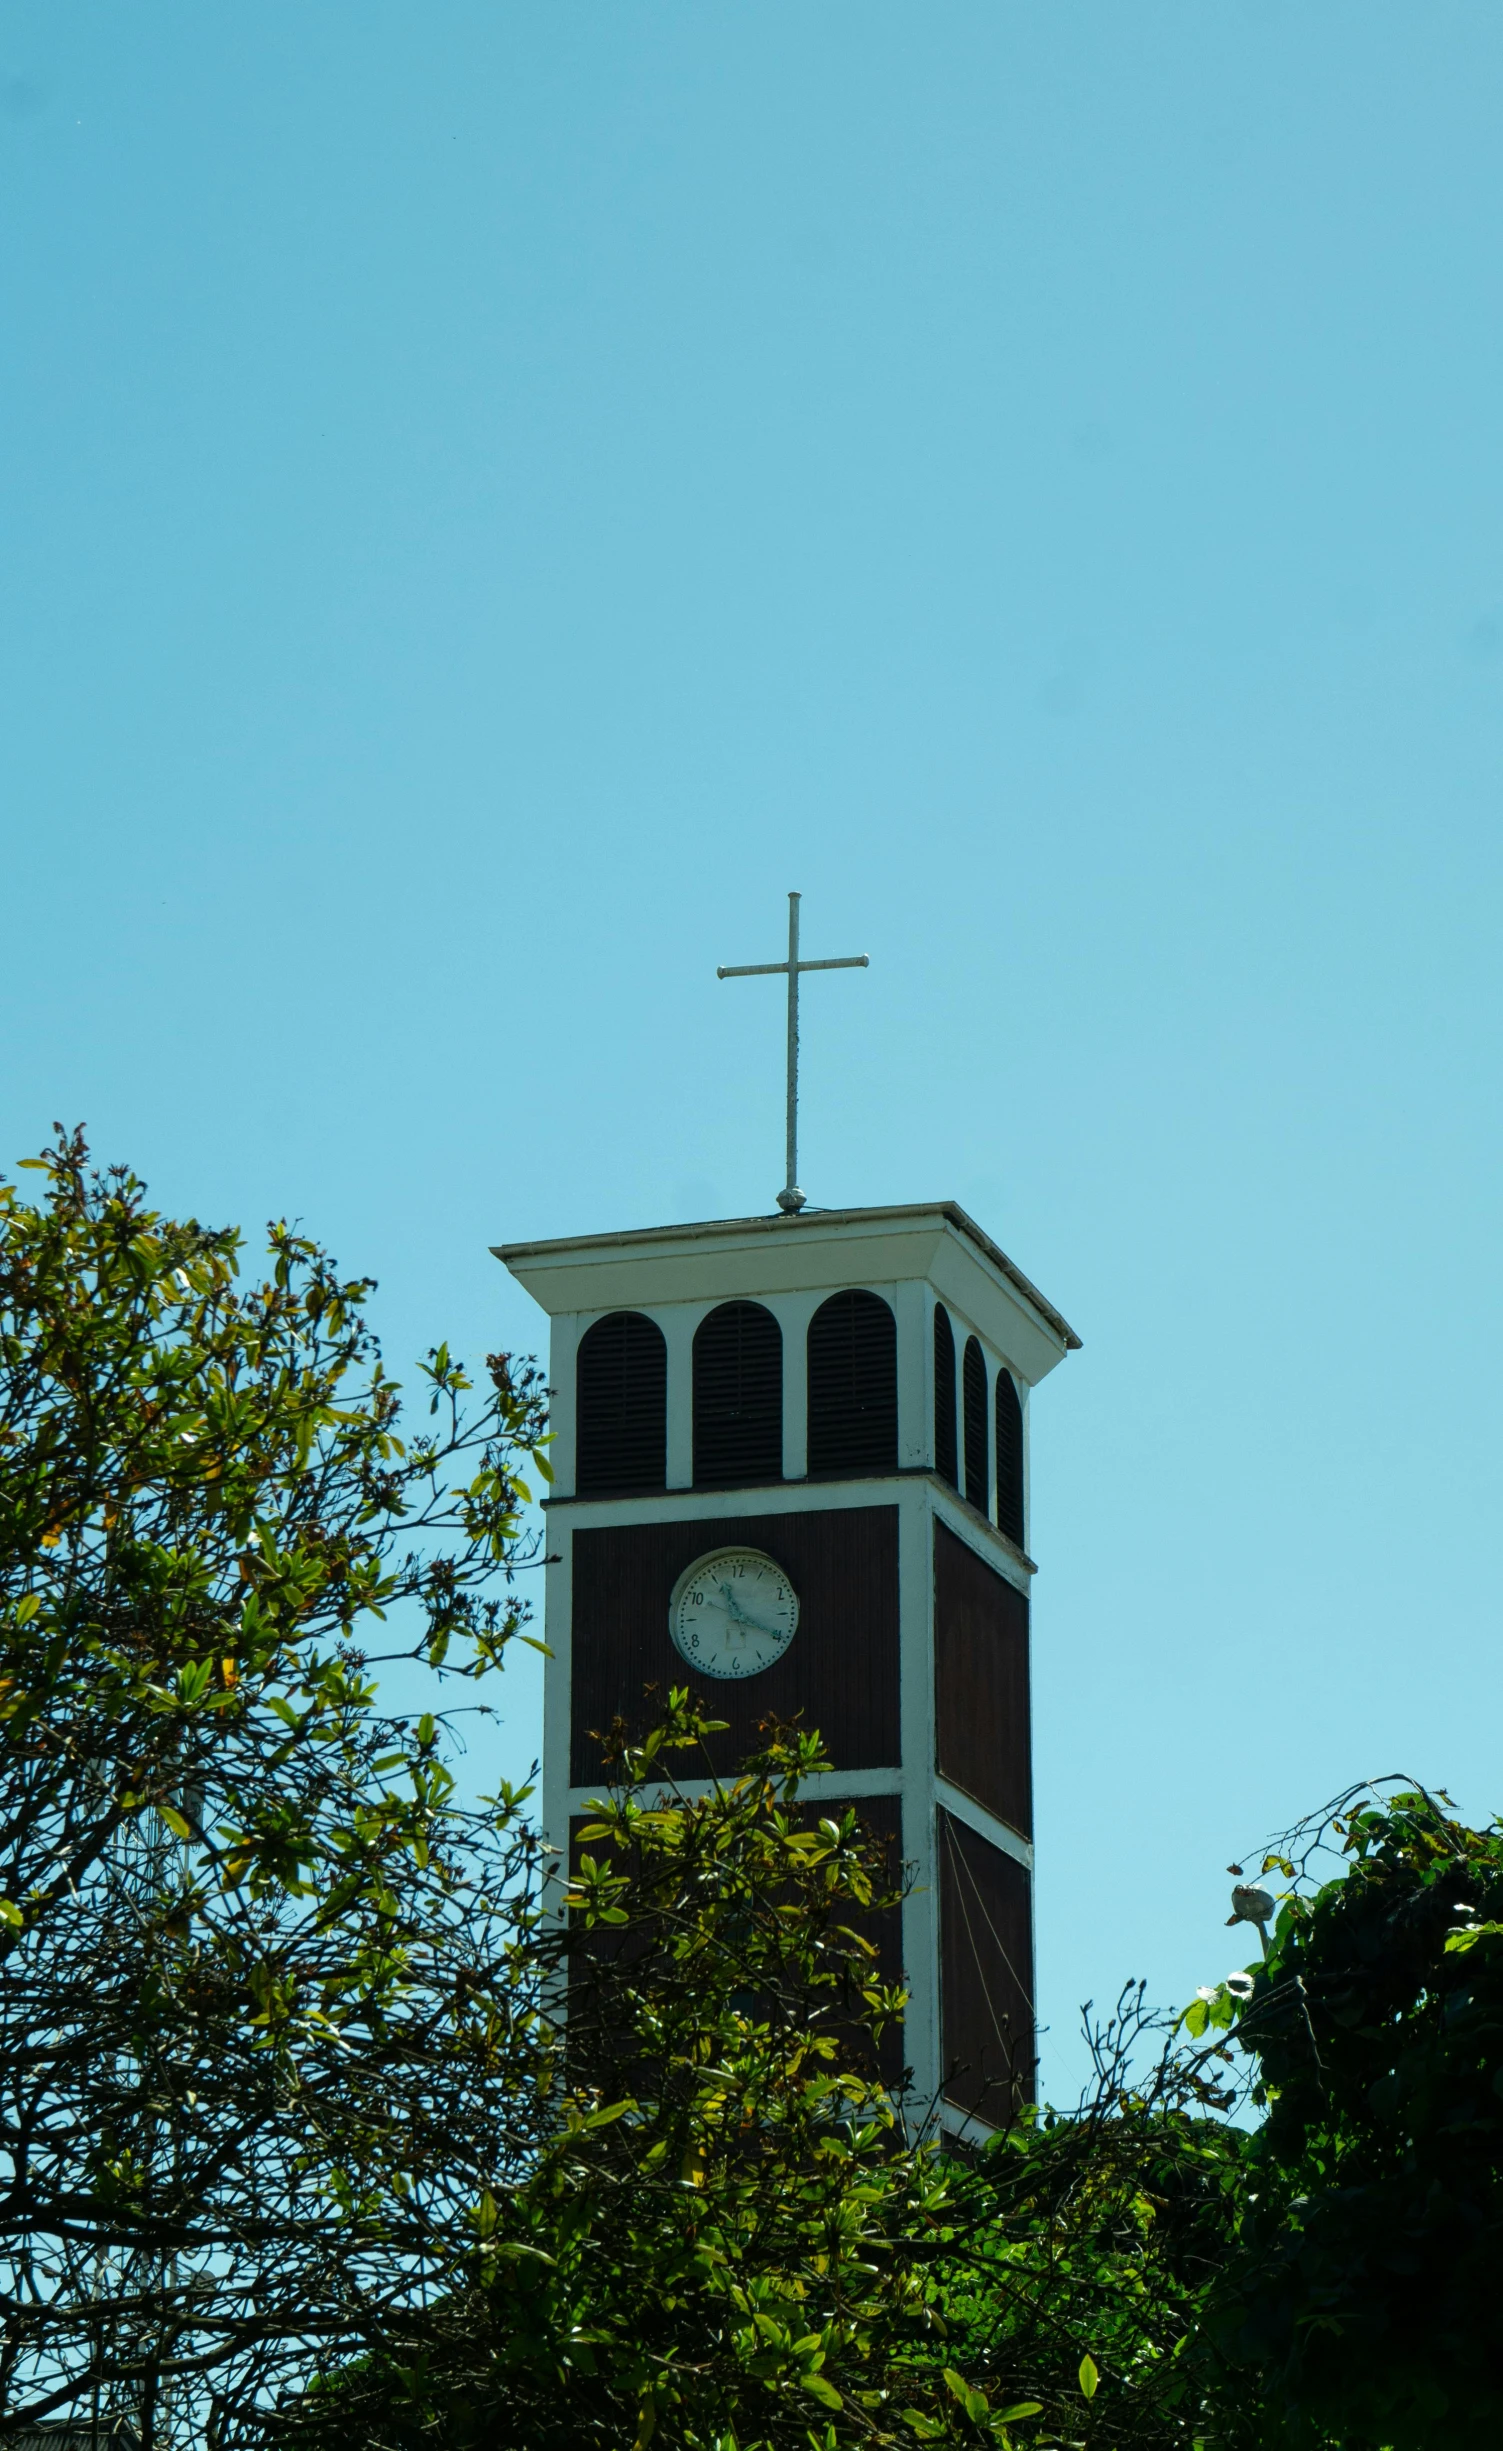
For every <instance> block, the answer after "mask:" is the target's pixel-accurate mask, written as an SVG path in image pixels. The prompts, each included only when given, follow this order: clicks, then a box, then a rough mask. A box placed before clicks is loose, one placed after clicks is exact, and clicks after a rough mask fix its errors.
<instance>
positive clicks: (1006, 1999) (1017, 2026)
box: [938, 1809, 1035, 2125]
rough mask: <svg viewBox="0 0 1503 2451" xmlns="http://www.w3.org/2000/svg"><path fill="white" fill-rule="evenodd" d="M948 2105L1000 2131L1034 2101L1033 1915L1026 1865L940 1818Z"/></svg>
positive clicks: (943, 2017) (942, 1997)
mask: <svg viewBox="0 0 1503 2451" xmlns="http://www.w3.org/2000/svg"><path fill="white" fill-rule="evenodd" d="M938 1824H939V1827H938V1844H939V1893H940V2031H941V2038H942V2040H941V2051H942V2061H943V2084H944V2093H945V2099H946V2101H947V2102H953V2103H955V2104H956V2105H958V2107H959V2108H961V2109H962V2110H967V2111H974V2112H975V2113H976V2114H977V2115H978V2116H979V2117H981V2118H983V2119H989V2120H991V2121H992V2122H993V2124H994V2125H1000V2124H1001V2123H1002V2122H1003V2121H1005V2119H1006V2118H1007V2117H1008V2115H1009V2113H1010V2111H1011V2110H1012V2109H1013V2108H1014V2107H1015V2105H1016V2104H1017V2103H1020V2102H1031V2101H1032V2100H1033V2083H1034V2061H1035V2046H1034V2033H1033V2000H1032V1990H1033V1909H1032V1901H1031V1897H1030V1883H1029V1879H1028V1874H1027V1872H1026V1871H1025V1869H1024V1867H1023V1866H1022V1865H1021V1864H1019V1863H1016V1862H1015V1861H1014V1860H1013V1858H1012V1857H1011V1856H1010V1855H1004V1854H1003V1853H1002V1850H1001V1849H1000V1847H994V1846H992V1845H990V1844H989V1842H988V1841H987V1840H986V1839H984V1838H981V1837H978V1835H977V1834H976V1832H975V1831H974V1830H971V1829H968V1828H967V1827H966V1825H965V1823H964V1822H962V1821H957V1820H956V1819H955V1818H954V1816H953V1815H952V1814H950V1813H947V1812H945V1811H944V1810H943V1809H941V1810H940V1812H939V1814H938Z"/></svg>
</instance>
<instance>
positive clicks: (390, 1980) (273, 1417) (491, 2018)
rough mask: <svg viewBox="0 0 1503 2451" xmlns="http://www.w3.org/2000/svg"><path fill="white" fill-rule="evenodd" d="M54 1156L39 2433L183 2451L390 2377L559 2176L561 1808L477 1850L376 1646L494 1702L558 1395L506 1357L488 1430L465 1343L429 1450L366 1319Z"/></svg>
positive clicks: (26, 1267)
mask: <svg viewBox="0 0 1503 2451" xmlns="http://www.w3.org/2000/svg"><path fill="white" fill-rule="evenodd" d="M33 1163H34V1164H35V1165H36V1166H38V1167H39V1168H40V1170H41V1173H42V1175H43V1177H44V1181H43V1185H42V1191H43V1197H42V1200H41V1201H40V1203H39V1204H37V1205H33V1204H31V1203H29V1202H27V1201H25V1200H23V1199H22V1198H20V1197H19V1195H18V1194H17V1193H16V1191H15V1190H14V1189H13V1188H12V1187H9V1186H4V1187H0V2410H4V2411H6V2412H14V2411H16V2410H17V2409H18V2408H26V2409H29V2410H30V2411H31V2412H32V2414H34V2415H45V2414H47V2413H49V2412H52V2411H59V2410H66V2411H73V2412H83V2413H88V2412H89V2411H91V2410H92V2411H93V2412H95V2413H96V2414H98V2413H99V2412H101V2411H104V2412H109V2411H111V2410H119V2409H125V2410H128V2411H129V2413H130V2414H131V2416H132V2417H133V2418H134V2419H135V2420H136V2422H137V2423H138V2425H139V2428H140V2430H141V2432H142V2434H143V2437H144V2439H145V2442H146V2444H147V2446H148V2451H151V2447H152V2446H153V2445H161V2444H163V2443H165V2442H168V2441H173V2442H179V2441H183V2442H185V2441H188V2440H190V2439H191V2440H194V2441H204V2440H207V2441H210V2442H217V2441H221V2440H223V2441H228V2440H231V2439H234V2438H236V2437H237V2435H241V2434H243V2433H244V2432H245V2431H246V2430H247V2428H248V2427H249V2426H250V2425H251V2424H252V2423H253V2422H254V2420H255V2417H256V2412H257V2411H258V2409H261V2410H264V2408H265V2407H266V2406H267V2405H269V2403H270V2401H271V2400H272V2399H273V2398H274V2397H275V2395H276V2392H277V2390H278V2388H279V2387H280V2385H281V2384H282V2382H283V2380H284V2379H285V2378H287V2377H289V2376H296V2377H299V2378H300V2377H302V2376H303V2375H304V2374H305V2373H306V2371H307V2368H308V2364H309V2360H310V2357H313V2356H315V2355H317V2354H323V2355H328V2354H329V2352H330V2350H331V2349H333V2350H337V2349H339V2348H340V2347H341V2346H342V2347H343V2348H344V2349H345V2350H346V2351H353V2350H354V2349H356V2348H358V2347H359V2346H360V2345H361V2344H362V2343H363V2342H364V2341H366V2340H368V2339H369V2338H370V2336H371V2333H372V2329H373V2327H376V2326H379V2324H380V2322H381V2321H382V2320H383V2319H384V2316H385V2314H386V2311H387V2310H388V2309H389V2307H390V2305H391V2304H392V2302H393V2301H394V2300H398V2299H401V2298H402V2297H404V2296H410V2295H412V2294H414V2293H419V2294H420V2293H421V2291H422V2290H423V2289H424V2288H425V2287H428V2286H430V2285H432V2283H433V2281H434V2277H435V2275H438V2276H440V2278H441V2276H442V2275H443V2274H444V2273H445V2272H447V2270H448V2269H449V2267H450V2265H451V2264H452V2260H453V2255H454V2237H455V2232H456V2227H457V2226H458V2225H459V2223H460V2222H461V2220H462V2210H463V2208H467V2207H468V2206H469V2205H471V2204H473V2202H474V2200H475V2198H476V2196H477V2194H478V2193H479V2190H480V2187H481V2184H482V2180H483V2178H489V2177H490V2176H492V2175H493V2174H494V2173H495V2171H496V2170H498V2169H499V2168H502V2167H504V2166H505V2165H506V2162H507V2157H508V2155H509V2154H510V2155H514V2154H516V2153H518V2152H522V2153H525V2152H526V2150H527V2139H528V2134H529V2126H528V2123H529V2121H535V2119H536V2116H537V2102H536V2097H535V2095H534V2093H533V2091H532V2089H531V2087H530V2085H529V2083H528V2081H527V2080H528V2076H529V2073H530V2062H531V2057H532V2056H534V2055H535V2048H536V2047H535V2044H534V2041H533V2034H534V2031H535V2021H534V2020H533V2019H532V2018H531V2015H530V2012H529V2009H528V2006H527V1999H526V1985H525V1982H524V1983H523V1984H522V1986H521V1987H520V1989H517V1988H515V1987H512V1986H511V1985H510V1967H511V1956H510V1952H511V1951H512V1950H513V1948H514V1946H515V1944H516V1941H517V1938H518V1935H519V1933H521V1932H523V1931H525V1926H526V1919H527V1915H528V1914H529V1913H530V1911H531V1906H530V1898H529V1892H528V1879H529V1876H530V1872H531V1869H532V1865H533V1861H534V1856H535V1841H534V1839H533V1838H532V1836H531V1834H530V1832H529V1831H528V1829H527V1826H526V1823H525V1819H524V1817H523V1816H522V1814H521V1810H520V1807H521V1802H522V1799H520V1798H518V1797H514V1796H510V1795H504V1796H503V1797H502V1798H501V1799H500V1800H499V1803H498V1804H497V1805H496V1806H495V1808H494V1809H493V1810H492V1811H491V1812H490V1813H488V1814H487V1815H486V1816H484V1817H483V1818H482V1817H480V1816H477V1815H474V1814H471V1815H468V1816H466V1815H464V1814H461V1813H460V1812H459V1810H458V1806H457V1803H456V1799H455V1795H454V1788H453V1780H452V1776H451V1773H450V1772H449V1770H448V1769H447V1768H446V1766H445V1764H444V1762H443V1759H442V1753H441V1734H442V1731H441V1727H440V1725H439V1723H438V1722H437V1721H436V1719H435V1718H434V1717H432V1716H420V1717H417V1718H416V1719H415V1720H407V1719H403V1718H400V1717H396V1718H393V1717H390V1716H387V1715H385V1714H383V1713H382V1712H381V1711H380V1710H379V1709H378V1707H377V1702H376V1694H375V1687H374V1684H373V1682H372V1678H371V1673H370V1669H371V1663H370V1661H369V1660H368V1659H367V1657H366V1655H365V1653H364V1650H363V1649H362V1643H363V1642H364V1641H367V1640H369V1639H370V1638H371V1637H373V1636H375V1637H377V1638H378V1639H379V1638H380V1629H382V1628H384V1629H385V1630H386V1631H385V1640H386V1641H387V1644H388V1646H389V1649H388V1656H392V1655H394V1654H400V1655H406V1656H411V1657H415V1658H417V1659H419V1660H421V1661H423V1662H425V1663H427V1664H428V1666H429V1667H430V1668H432V1669H433V1670H435V1671H443V1672H444V1673H446V1674H451V1675H452V1674H458V1675H461V1676H473V1675H475V1674H477V1673H479V1672H481V1671H483V1670H484V1669H485V1668H486V1667H487V1666H489V1665H490V1664H491V1663H493V1662H494V1661H495V1660H497V1659H498V1658H499V1657H500V1656H501V1655H502V1653H503V1652H504V1650H505V1648H506V1647H507V1645H508V1644H509V1643H510V1642H512V1641H513V1640H514V1639H516V1638H518V1636H519V1635H520V1634H521V1633H522V1626H523V1615H524V1612H523V1611H522V1609H521V1608H520V1606H519V1604H518V1602H517V1599H516V1596H515V1592H514V1590H513V1588H512V1587H511V1584H510V1581H509V1578H510V1576H511V1574H512V1573H513V1572H514V1570H515V1569H516V1567H517V1566H518V1565H519V1564H520V1563H522V1562H523V1561H524V1557H525V1544H523V1542H522V1539H521V1529H520V1512H519V1510H520V1507H521V1504H522V1502H523V1500H524V1499H525V1497H526V1495H527V1487H526V1483H525V1482H524V1480H523V1479H522V1477H521V1470H520V1467H522V1466H523V1465H525V1464H527V1463H529V1462H531V1463H533V1464H536V1465H537V1466H539V1467H540V1468H541V1467H542V1466H543V1458H542V1454H541V1444H542V1441H543V1439H544V1436H545V1427H544V1414H543V1393H542V1390H541V1387H540V1386H539V1384H538V1381H537V1377H536V1374H535V1373H533V1372H531V1371H528V1370H516V1369H514V1368H513V1367H512V1366H511V1364H510V1363H509V1362H508V1361H507V1359H506V1358H505V1357H504V1356H497V1357H493V1359H492V1361H491V1363H490V1366H489V1374H490V1376H489V1388H488V1391H487V1395H486V1399H485V1401H484V1403H483V1404H482V1405H481V1407H480V1408H479V1410H478V1412H477V1413H476V1414H475V1416H474V1418H473V1419H467V1418H466V1415H465V1412H464V1409H463V1408H464V1404H465V1400H466V1398H467V1396H468V1395H469V1393H470V1388H469V1382H468V1381H467V1379H466V1377H465V1375H464V1373H463V1372H462V1371H461V1370H460V1368H459V1367H458V1366H457V1364H456V1363H455V1362H454V1360H453V1359H452V1357H451V1356H450V1355H449V1354H448V1352H447V1351H446V1350H445V1349H444V1348H443V1347H439V1348H438V1349H437V1350H436V1351H434V1352H433V1353H432V1354H430V1356H429V1358H428V1361H427V1363H426V1364H425V1366H424V1372H423V1378H424V1384H425V1387H426V1391H427V1396H428V1419H427V1423H426V1425H425V1426H424V1427H423V1428H422V1429H421V1431H420V1432H419V1433H418V1435H417V1436H416V1437H407V1438H406V1439H404V1437H403V1435H402V1432H401V1425H400V1419H399V1391H398V1389H397V1387H396V1386H395V1384H394V1383H393V1382H392V1381H391V1380H390V1379H389V1378H388V1377H387V1376H386V1375H385V1373H384V1371H383V1370H382V1367H381V1364H380V1359H379V1355H378V1354H377V1352H376V1349H375V1346H374V1343H373V1340H372V1338H371V1336H370V1334H369V1332H368V1329H367V1327H366V1325H365V1321H364V1315H363V1312H364V1305H365V1301H366V1298H367V1296H368V1293H369V1291H370V1288H369V1285H368V1284H367V1283H366V1282H364V1281H360V1280H357V1281H345V1280H342V1279H341V1278H340V1277H339V1276H338V1274H337V1272H336V1271H335V1269H334V1267H333V1264H332V1263H331V1262H330V1260H329V1259H328V1257H327V1255H326V1254H324V1253H323V1252H322V1251H320V1250H319V1249H318V1248H317V1247H316V1246H315V1245H314V1244H313V1243H311V1242H309V1241H307V1240H306V1239H304V1238H303V1237H301V1236H299V1235H297V1234H295V1233H293V1232H292V1231H291V1230H290V1229H289V1228H287V1227H286V1226H281V1225H279V1226H274V1227H273V1228H272V1229H271V1230H270V1253H269V1261H270V1265H269V1272H268V1273H267V1274H266V1275H265V1277H264V1278H262V1279H260V1280H258V1281H253V1282H252V1283H250V1284H249V1285H242V1284H241V1283H240V1282H239V1280H238V1275H237V1271H238V1267H239V1262H240V1249H241V1246H240V1238H239V1236H238V1235H237V1234H235V1233H233V1232H229V1231H215V1230H209V1229H206V1228H204V1227H201V1226H200V1225H198V1224H196V1223H194V1222H191V1221H190V1222H187V1223H175V1222H173V1221H171V1220H168V1219H166V1218H164V1217H162V1216H160V1215H159V1214H157V1213H156V1212H154V1211H153V1210H151V1209H149V1208H148V1207H147V1205H146V1202H145V1196H144V1192H143V1187H142V1186H141V1185H140V1183H139V1182H137V1181H136V1180H135V1179H134V1178H133V1177H132V1176H130V1175H129V1174H128V1173H125V1172H123V1171H119V1170H117V1171H114V1172H110V1173H105V1174H100V1173H98V1172H95V1171H93V1170H91V1168H90V1164H89V1160H88V1153H87V1151H86V1149H85V1146H84V1143H83V1141H82V1138H81V1136H79V1135H76V1134H75V1135H74V1136H72V1137H71V1138H69V1137H67V1136H65V1135H63V1134H62V1133H61V1131H60V1132H59V1137H58V1142H57V1145H56V1147H55V1148H53V1149H51V1150H50V1151H48V1152H47V1153H46V1154H45V1155H44V1156H43V1157H42V1158H41V1159H39V1160H36V1161H33ZM498 1579H499V1581H500V1591H501V1596H500V1597H499V1598H497V1597H496V1596H494V1591H493V1587H494V1586H495V1584H496V1583H497V1581H498ZM392 1646H394V1652H393V1649H392V1648H391V1647H392ZM503 1992H509V1993H510V2014H509V2018H508V2022H507V2024H506V2027H505V2031H504V2035H501V2034H500V2033H499V2032H498V2029H497V2027H496V2024H495V2011H494V2007H493V2005H489V2006H488V2005H485V2004H487V2003H490V2004H493V2003H494V2002H495V2000H496V1999H497V1998H498V1997H499V1996H500V1995H501V1994H502V1993H503ZM476 2002H479V2003H481V2004H482V2005H481V2006H480V2007H479V2008H478V2009H477V2007H476V2006H475V2003H476Z"/></svg>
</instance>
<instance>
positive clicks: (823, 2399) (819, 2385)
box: [803, 2374, 845, 2409]
mask: <svg viewBox="0 0 1503 2451" xmlns="http://www.w3.org/2000/svg"><path fill="white" fill-rule="evenodd" d="M803 2385H804V2389H805V2391H806V2392H808V2393H809V2394H810V2395H811V2397H812V2398H814V2399H816V2400H818V2401H819V2403H820V2405H821V2406H822V2407H824V2408H835V2409H843V2408H844V2406H845V2402H844V2401H843V2400H842V2398H841V2396H840V2394H839V2392H838V2391H837V2390H836V2389H835V2386H834V2384H833V2383H831V2382H829V2381H827V2380H826V2378H825V2376H824V2375H822V2374H806V2375H805V2376H804V2377H803Z"/></svg>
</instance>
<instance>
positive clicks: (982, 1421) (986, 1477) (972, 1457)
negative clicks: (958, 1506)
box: [962, 1336, 991, 1515]
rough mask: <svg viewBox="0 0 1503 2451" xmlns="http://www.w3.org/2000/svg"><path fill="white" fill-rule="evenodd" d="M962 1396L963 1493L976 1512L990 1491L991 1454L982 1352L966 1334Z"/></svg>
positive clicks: (984, 1504) (984, 1506)
mask: <svg viewBox="0 0 1503 2451" xmlns="http://www.w3.org/2000/svg"><path fill="white" fill-rule="evenodd" d="M962 1376H963V1380H964V1386H963V1391H962V1392H963V1395H964V1399H965V1404H964V1409H965V1494H966V1496H967V1498H968V1499H969V1500H970V1503H971V1504H972V1506H974V1507H975V1508H976V1510H977V1512H978V1514H982V1515H984V1514H985V1513H986V1511H987V1502H988V1499H989V1497H990V1493H991V1472H990V1469H989V1467H990V1463H991V1456H990V1451H989V1445H988V1439H987V1423H986V1355H985V1354H984V1353H983V1352H982V1350H981V1345H980V1341H979V1339H978V1338H976V1337H974V1336H968V1337H967V1338H966V1347H965V1367H964V1371H963V1373H962Z"/></svg>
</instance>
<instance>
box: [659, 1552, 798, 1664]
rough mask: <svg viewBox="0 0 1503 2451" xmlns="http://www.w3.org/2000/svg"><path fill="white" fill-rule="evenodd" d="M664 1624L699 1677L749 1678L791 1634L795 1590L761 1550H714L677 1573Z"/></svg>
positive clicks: (774, 1655) (778, 1655)
mask: <svg viewBox="0 0 1503 2451" xmlns="http://www.w3.org/2000/svg"><path fill="white" fill-rule="evenodd" d="M668 1628H669V1631H670V1633H671V1634H672V1636H673V1639H674V1641H675V1643H676V1644H677V1645H678V1648H679V1650H680V1651H681V1652H682V1653H683V1656H684V1658H685V1659H686V1660H687V1661H688V1663H689V1665H690V1667H691V1668H697V1669H699V1671H700V1672H701V1674H702V1675H704V1676H707V1677H754V1676H756V1675H758V1673H759V1672H760V1671H761V1670H762V1669H764V1668H770V1667H771V1666H772V1664H773V1662H774V1661H775V1660H780V1659H781V1658H782V1656H783V1653H784V1652H785V1651H786V1650H787V1648H788V1645H789V1644H790V1643H791V1642H792V1640H793V1637H794V1635H795V1634H796V1633H797V1631H798V1593H797V1592H796V1591H795V1590H794V1588H793V1585H792V1584H791V1583H790V1582H789V1580H788V1577H787V1576H786V1574H784V1572H783V1569H782V1567H781V1566H779V1565H777V1564H776V1563H775V1562H774V1561H773V1559H772V1558H770V1557H767V1556H765V1555H764V1553H763V1552H762V1550H760V1549H716V1550H715V1551H713V1553H712V1554H711V1555H710V1556H709V1557H701V1558H697V1559H696V1560H695V1562H694V1564H693V1565H692V1566H691V1567H689V1569H688V1571H687V1572H686V1573H684V1574H681V1575H680V1576H679V1578H678V1581H677V1582H676V1583H675V1585H674V1587H673V1598H672V1600H671V1601H670V1602H669V1604H668Z"/></svg>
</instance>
